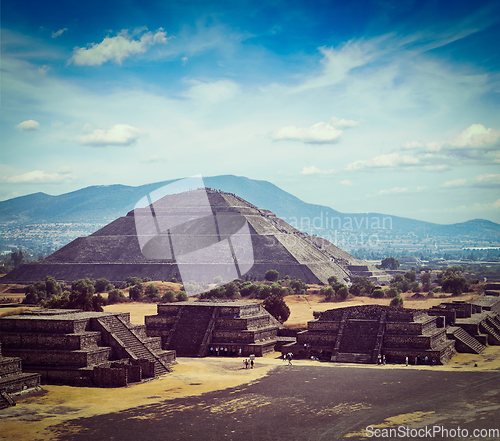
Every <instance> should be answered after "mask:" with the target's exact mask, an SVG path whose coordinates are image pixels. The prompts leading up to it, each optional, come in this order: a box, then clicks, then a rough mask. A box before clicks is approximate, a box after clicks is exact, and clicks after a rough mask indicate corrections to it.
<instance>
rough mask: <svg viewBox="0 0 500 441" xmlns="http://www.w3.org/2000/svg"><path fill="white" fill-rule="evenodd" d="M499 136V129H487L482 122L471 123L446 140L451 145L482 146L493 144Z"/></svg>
mask: <svg viewBox="0 0 500 441" xmlns="http://www.w3.org/2000/svg"><path fill="white" fill-rule="evenodd" d="M498 138H500V130H494V129H491V128H489V129H487V128H486V127H484V126H483V125H482V124H472V125H471V126H470V127H468V128H467V129H465V130H463V131H462V132H461V133H460V134H459V135H457V136H456V137H455V138H453V139H452V140H450V141H449V142H448V144H449V145H451V146H453V147H483V146H485V145H491V144H495V143H496V142H497V141H498Z"/></svg>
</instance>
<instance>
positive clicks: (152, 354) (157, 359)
mask: <svg viewBox="0 0 500 441" xmlns="http://www.w3.org/2000/svg"><path fill="white" fill-rule="evenodd" d="M96 321H97V323H99V325H100V327H101V328H102V330H103V331H104V332H107V333H108V335H109V336H110V337H111V338H112V339H113V340H114V342H115V343H116V344H117V345H118V346H119V347H120V348H121V350H122V351H124V352H125V353H126V354H123V355H124V357H125V358H130V359H132V360H147V361H149V362H151V363H154V372H153V376H158V375H163V374H166V373H168V372H172V368H171V367H170V366H169V365H168V364H167V363H166V362H165V361H164V360H163V359H162V357H161V355H167V352H168V351H163V353H161V351H160V352H158V348H153V347H152V346H154V345H155V343H156V346H158V347H161V339H159V338H150V337H144V336H141V335H140V334H139V332H137V331H136V330H134V329H133V328H134V327H133V325H131V324H130V323H127V322H126V321H125V320H123V319H122V318H121V317H120V316H117V315H112V316H108V317H103V318H97V319H96ZM115 349H116V346H115ZM155 349H156V350H155Z"/></svg>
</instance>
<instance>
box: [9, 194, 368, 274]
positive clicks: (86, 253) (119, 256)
mask: <svg viewBox="0 0 500 441" xmlns="http://www.w3.org/2000/svg"><path fill="white" fill-rule="evenodd" d="M195 192H202V193H203V194H206V196H207V197H208V201H209V203H210V207H211V212H212V213H213V214H214V217H215V216H217V219H218V222H219V228H218V230H217V231H212V230H211V229H210V228H208V227H207V226H206V225H204V224H201V225H200V224H196V225H194V224H193V222H190V217H189V213H191V212H192V211H193V207H192V206H188V205H189V204H190V203H188V204H185V205H186V206H183V202H182V201H185V200H186V199H182V198H181V197H180V196H179V195H176V194H174V195H166V196H164V197H162V198H161V199H160V200H159V201H157V202H155V203H154V204H151V205H147V204H146V205H145V206H143V207H142V208H140V209H137V208H136V209H135V210H132V211H130V212H129V213H128V214H127V215H126V216H124V217H121V218H119V219H116V220H115V221H113V222H111V223H110V224H108V225H107V226H105V227H103V228H101V229H100V230H98V231H96V232H95V233H93V234H91V235H90V236H88V237H80V238H78V239H75V240H74V241H72V242H71V243H69V244H68V245H66V246H64V247H63V248H61V249H60V250H58V251H56V252H55V253H53V254H52V255H50V256H48V257H47V258H45V259H44V260H43V261H41V262H36V263H28V264H25V265H22V266H20V267H19V268H17V269H16V270H14V271H12V272H11V273H9V274H8V275H6V276H5V277H4V278H3V280H2V282H3V283H13V282H17V283H32V282H35V281H38V280H42V279H44V278H45V276H48V275H49V276H53V277H55V278H56V279H57V280H66V281H72V280H76V279H79V278H84V277H92V278H95V279H97V278H101V277H104V278H106V279H108V280H110V281H112V282H121V281H124V280H125V279H126V278H127V277H129V276H135V277H140V278H144V277H150V278H151V279H153V280H170V279H171V278H172V277H176V278H177V279H178V280H180V275H181V274H180V271H179V267H178V265H177V262H176V260H175V259H174V258H173V257H172V256H171V255H168V254H169V253H167V254H166V255H161V253H160V254H158V253H156V255H155V246H156V247H158V246H160V245H161V246H163V248H164V249H173V248H172V243H174V247H175V242H176V237H177V236H176V234H178V237H181V236H180V234H181V233H182V234H189V235H191V236H197V238H198V239H197V240H198V242H200V241H201V242H206V244H208V245H209V244H211V243H215V242H217V240H219V241H220V240H221V237H222V232H221V231H220V228H221V227H220V225H221V222H222V224H223V223H224V222H226V223H227V224H228V225H229V224H231V223H233V224H234V223H236V224H239V225H241V223H242V222H243V223H244V221H245V220H246V223H247V224H248V231H249V235H248V236H249V237H250V238H251V248H253V253H252V256H251V258H250V259H247V260H248V262H246V267H245V265H243V267H245V271H242V272H241V277H242V278H243V279H246V280H251V279H257V280H262V279H263V276H264V273H265V272H266V271H267V270H269V269H275V270H277V271H279V273H280V275H281V276H282V277H284V276H285V275H289V276H290V277H291V278H292V279H301V280H303V281H304V282H306V283H317V282H323V283H326V282H327V280H328V278H329V277H330V276H336V277H337V279H338V280H339V281H344V282H348V281H349V280H350V278H352V277H353V275H354V274H355V271H356V268H358V269H360V268H361V269H362V270H363V271H364V272H365V275H369V276H370V275H371V276H372V279H374V280H376V279H377V274H376V273H375V272H374V270H375V268H373V267H369V266H368V265H367V264H366V262H363V261H360V260H358V259H356V258H354V257H353V256H351V255H350V254H348V253H346V252H345V251H342V250H341V249H340V248H338V247H336V246H335V245H333V244H332V243H330V242H328V241H326V240H324V239H321V238H318V237H312V236H309V235H307V234H305V233H303V232H300V231H299V230H297V229H296V228H294V227H292V226H291V225H289V224H287V223H286V222H285V221H283V220H281V219H279V218H277V217H276V215H274V214H273V213H272V212H270V211H268V210H262V209H259V208H258V207H256V206H254V205H252V204H250V203H249V202H247V201H245V200H243V199H242V198H240V197H238V196H236V195H234V194H231V193H225V192H222V191H218V190H211V189H206V188H203V189H197V190H193V193H195ZM195 196H196V195H195ZM195 199H196V197H195ZM147 200H149V201H150V199H147ZM190 200H193V199H190ZM153 205H154V210H153V208H152V207H153ZM171 207H176V209H177V213H179V210H180V212H182V213H183V215H182V216H184V214H185V220H186V223H184V225H190V228H189V232H188V233H186V231H184V230H186V228H185V227H183V231H178V230H179V228H181V227H177V232H176V228H173V229H172V230H170V233H171V234H170V237H169V236H167V235H158V236H157V237H156V238H154V240H150V239H151V238H150V237H145V236H140V235H139V236H138V233H137V231H138V230H139V227H140V226H141V225H143V224H144V222H146V223H147V222H154V223H155V224H156V226H158V220H157V219H159V216H160V214H161V213H162V211H166V210H168V209H169V208H171ZM151 213H153V218H151ZM146 215H149V217H146ZM221 219H222V221H221ZM237 227H238V226H234V225H229V226H228V228H229V229H231V228H233V230H234V229H236V228H237ZM238 228H239V227H238ZM181 229H182V228H181ZM169 241H170V243H169ZM233 242H235V241H233ZM166 244H168V245H166ZM165 245H166V248H165ZM148 250H149V251H148ZM188 251H189V250H188ZM235 251H237V250H235ZM147 256H148V257H147ZM212 264H213V265H219V266H220V274H221V275H224V274H228V269H227V268H226V267H227V262H223V261H218V259H217V256H215V257H214V259H213V262H212ZM241 264H242V262H240V265H241ZM243 264H245V262H243ZM199 267H200V266H199V265H198V266H197V267H196V268H195V270H199ZM370 271H372V272H371V273H370ZM243 272H244V274H243ZM223 278H224V280H229V279H228V278H225V277H223ZM183 282H186V281H183Z"/></svg>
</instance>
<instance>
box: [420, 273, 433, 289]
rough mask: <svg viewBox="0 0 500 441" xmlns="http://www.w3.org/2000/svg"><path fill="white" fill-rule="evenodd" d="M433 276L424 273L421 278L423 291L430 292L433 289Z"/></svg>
mask: <svg viewBox="0 0 500 441" xmlns="http://www.w3.org/2000/svg"><path fill="white" fill-rule="evenodd" d="M431 280H432V274H431V273H423V274H422V275H421V276H420V281H421V282H422V291H425V292H427V291H429V289H430V287H431Z"/></svg>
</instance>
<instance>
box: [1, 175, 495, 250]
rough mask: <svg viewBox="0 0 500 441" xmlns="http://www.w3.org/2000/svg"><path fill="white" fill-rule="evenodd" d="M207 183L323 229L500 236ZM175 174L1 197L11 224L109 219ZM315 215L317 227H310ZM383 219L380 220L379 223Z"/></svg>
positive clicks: (272, 189) (230, 182)
mask: <svg viewBox="0 0 500 441" xmlns="http://www.w3.org/2000/svg"><path fill="white" fill-rule="evenodd" d="M203 180H204V182H205V185H206V186H207V187H210V188H213V189H220V190H224V191H227V192H231V193H235V194H236V195H238V196H240V197H242V198H243V199H245V200H247V201H249V202H250V203H252V204H254V205H256V206H258V207H260V208H264V209H268V210H270V211H272V212H273V213H275V214H276V215H277V216H278V217H281V218H284V219H285V220H286V221H287V222H288V223H290V224H292V225H294V222H295V225H294V226H296V227H298V228H301V227H302V229H305V230H308V231H309V232H312V233H316V234H318V235H327V234H331V232H332V231H334V230H339V231H353V232H356V231H357V232H359V231H367V232H370V231H374V230H377V229H383V230H384V231H385V233H387V234H389V235H390V236H391V237H392V236H395V235H397V236H405V235H410V236H415V237H425V236H427V237H451V238H464V239H470V240H473V241H485V240H486V241H499V240H500V225H499V224H496V223H494V222H490V221H487V220H483V219H476V220H471V221H468V222H462V223H456V224H451V225H440V224H435V223H431V222H423V221H418V220H414V219H408V218H403V217H398V216H390V215H387V214H380V213H363V214H354V213H340V212H338V211H336V210H334V209H333V208H330V207H326V206H322V205H313V204H308V203H307V202H304V201H302V200H300V199H299V198H297V197H295V196H293V195H291V194H290V193H287V192H286V191H283V190H281V189H280V188H279V187H277V186H276V185H274V184H272V183H270V182H268V181H259V180H253V179H248V178H245V177H239V176H233V175H224V176H213V177H207V178H203ZM174 181H175V180H170V181H163V182H157V183H153V184H146V185H141V186H138V187H131V186H126V185H109V186H92V187H87V188H82V189H80V190H77V191H74V192H71V193H66V194H62V195H59V196H50V195H47V194H45V193H35V194H31V195H28V196H22V197H18V198H14V199H10V200H7V201H3V202H0V223H1V224H3V225H4V227H5V226H7V225H8V226H19V225H29V224H31V225H33V224H44V223H56V222H59V223H60V222H77V223H101V224H104V223H108V222H110V221H112V220H114V219H116V218H118V217H120V216H123V215H125V214H126V213H127V212H129V211H130V210H132V209H133V208H134V206H135V204H136V202H137V201H138V200H139V199H141V198H142V197H143V196H144V195H146V194H148V193H150V192H151V191H153V190H155V189H157V188H160V187H162V186H164V185H167V184H169V183H171V182H174ZM301 219H302V220H303V221H304V220H305V219H309V220H310V222H314V225H315V227H314V228H309V229H308V228H307V221H304V222H302V225H300V221H301ZM377 224H378V225H379V226H378V227H377Z"/></svg>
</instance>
